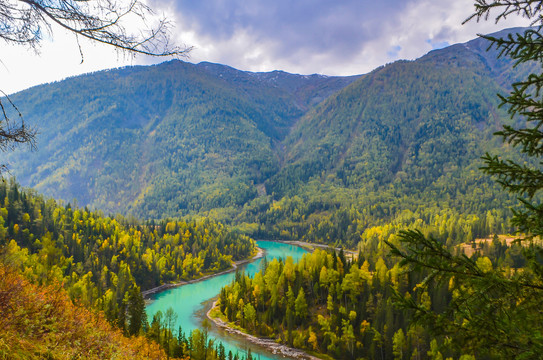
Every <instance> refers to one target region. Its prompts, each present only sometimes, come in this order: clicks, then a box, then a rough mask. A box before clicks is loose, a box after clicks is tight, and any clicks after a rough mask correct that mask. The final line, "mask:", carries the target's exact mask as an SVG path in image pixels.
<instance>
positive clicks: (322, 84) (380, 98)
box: [9, 29, 531, 245]
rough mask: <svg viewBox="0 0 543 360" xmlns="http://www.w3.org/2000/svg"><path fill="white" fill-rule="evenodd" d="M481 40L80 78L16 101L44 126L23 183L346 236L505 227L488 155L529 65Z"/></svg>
mask: <svg viewBox="0 0 543 360" xmlns="http://www.w3.org/2000/svg"><path fill="white" fill-rule="evenodd" d="M521 30H522V29H510V30H506V32H511V31H521ZM502 34H505V33H502ZM499 35H500V34H498V36H499ZM486 50H487V45H486V42H485V40H482V39H476V40H473V41H470V42H468V43H466V44H457V45H453V46H450V47H447V48H444V49H440V50H435V51H432V52H430V53H429V54H427V55H425V56H423V57H422V58H420V59H417V60H415V61H398V62H395V63H392V64H388V65H386V66H383V67H380V68H378V69H375V70H374V71H373V72H371V73H369V74H367V75H364V76H359V77H348V78H341V77H326V76H320V75H311V76H301V75H293V74H288V73H285V72H281V71H274V72H271V73H249V72H243V71H238V70H235V69H233V68H230V67H226V66H223V65H217V64H211V63H201V64H198V65H192V64H188V63H183V62H180V61H172V62H168V63H164V64H161V65H157V66H151V67H131V68H124V69H118V70H111V71H105V72H99V73H95V74H90V75H85V76H81V77H77V78H71V79H68V80H65V81H62V82H59V83H55V84H49V85H43V86H39V87H35V88H32V89H29V90H26V91H24V92H21V93H18V94H16V95H14V96H13V97H12V98H13V101H14V102H15V103H16V104H17V105H18V106H19V108H20V110H21V111H22V112H23V113H24V114H25V117H26V119H27V121H28V122H29V123H32V124H36V126H38V129H39V131H40V135H39V137H38V146H39V150H38V152H36V153H32V154H29V153H27V152H26V153H25V152H17V153H15V154H13V155H12V156H10V157H9V162H10V164H11V168H12V172H13V174H14V175H16V176H17V179H18V181H20V182H21V183H22V184H23V185H25V186H32V187H35V188H36V189H37V190H38V191H40V192H44V193H45V194H47V195H52V196H55V197H57V198H64V199H67V200H70V199H72V198H77V199H78V201H79V203H80V205H90V206H92V207H96V208H99V209H102V210H104V211H115V212H116V211H119V212H122V213H125V214H133V215H136V216H139V217H143V218H160V217H163V216H186V215H189V216H191V215H207V216H210V217H214V218H216V219H219V220H221V221H225V222H232V223H234V224H237V225H238V226H239V228H240V229H242V230H243V231H246V232H250V233H253V234H254V235H255V236H264V237H266V236H268V237H272V236H273V237H275V236H281V237H286V238H305V239H307V240H312V241H326V242H343V243H345V244H348V245H354V244H356V243H357V242H359V241H360V240H361V239H362V240H363V241H365V240H367V238H368V237H371V236H369V235H367V233H368V231H370V230H371V228H372V227H375V226H381V225H385V224H389V225H390V227H389V228H388V230H386V231H385V232H387V231H388V232H391V231H393V230H392V229H393V228H394V227H400V224H401V227H403V226H410V225H417V224H418V225H420V223H422V224H423V225H424V226H429V227H436V228H439V229H445V230H443V231H441V230H440V233H441V235H443V236H445V237H446V238H450V239H451V241H464V240H470V239H471V238H473V237H474V236H484V235H487V234H489V233H493V232H503V231H507V230H508V229H506V228H505V227H503V226H502V225H501V224H503V223H504V220H505V219H506V218H507V217H508V216H509V215H508V213H507V211H506V210H504V209H506V208H507V206H508V205H509V204H511V202H510V200H511V199H510V198H508V196H507V195H505V194H503V193H502V192H501V190H500V189H499V188H498V187H497V186H496V185H495V184H494V183H493V182H492V180H490V179H489V178H488V177H486V176H484V175H482V173H481V172H480V171H479V167H480V166H481V164H482V163H481V161H480V157H481V155H483V154H484V153H485V152H486V151H490V152H493V153H503V152H509V151H510V149H509V148H508V147H507V146H504V145H502V144H501V142H500V140H499V139H497V138H495V137H494V136H493V135H492V134H493V132H495V131H496V130H498V129H499V128H500V127H501V124H503V123H506V122H508V121H509V122H510V121H511V120H509V119H508V117H507V116H506V113H505V110H504V109H499V108H498V99H497V97H496V94H497V93H506V92H507V91H508V89H507V88H506V86H507V84H510V83H511V82H512V81H514V80H515V79H518V78H520V77H521V76H522V75H525V74H526V72H527V71H530V69H531V66H530V65H523V66H521V67H516V68H514V67H513V64H512V63H511V62H510V61H509V60H507V59H503V58H500V59H498V57H497V53H496V52H495V51H494V50H491V51H488V52H487V51H486ZM418 225H417V226H418ZM381 230H382V229H381ZM372 236H373V235H372Z"/></svg>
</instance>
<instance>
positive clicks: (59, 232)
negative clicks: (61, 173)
mask: <svg viewBox="0 0 543 360" xmlns="http://www.w3.org/2000/svg"><path fill="white" fill-rule="evenodd" d="M0 246H1V248H2V253H3V254H2V257H3V261H4V262H5V263H7V264H8V265H10V266H12V267H15V268H18V269H20V270H21V271H22V272H23V274H24V275H25V276H26V277H27V278H28V279H30V280H31V281H32V282H34V283H36V284H50V283H54V282H58V283H63V284H64V288H65V289H66V291H67V292H68V294H69V295H70V297H71V299H72V300H73V301H75V302H79V303H81V304H83V305H85V306H87V307H89V308H92V309H97V310H101V311H103V312H104V314H105V316H106V318H107V319H108V320H109V321H110V322H111V323H113V324H115V325H116V326H117V327H119V328H120V329H122V330H123V331H124V332H125V333H126V334H129V335H137V334H139V333H140V332H141V331H142V328H143V327H144V326H145V324H146V316H145V309H144V306H145V304H144V301H143V297H142V295H141V290H145V289H149V288H152V287H154V286H157V285H160V284H163V283H167V282H171V281H180V280H188V279H194V278H197V277H200V276H202V275H203V274H207V273H213V272H217V271H220V270H223V269H227V268H229V267H230V266H231V263H232V261H233V260H240V259H244V258H247V257H249V256H251V255H252V254H253V253H254V251H255V243H254V240H252V239H250V238H248V237H246V236H244V235H239V234H236V233H233V232H231V231H229V230H227V229H226V228H225V227H224V226H223V225H221V224H220V223H215V222H211V221H209V220H204V221H201V222H189V223H187V222H182V221H166V220H164V221H160V222H153V221H151V222H147V223H145V224H142V223H138V222H137V221H134V220H129V219H124V218H122V217H118V218H114V217H111V216H108V217H106V216H103V215H102V214H101V213H99V212H92V211H89V210H88V209H86V208H85V209H78V208H76V207H72V206H70V204H67V205H65V206H63V205H61V204H59V203H57V202H56V201H54V200H51V199H44V198H43V197H42V196H39V195H37V194H35V193H34V192H33V191H32V190H20V189H19V187H18V185H17V183H16V182H15V181H10V182H9V183H8V182H2V183H0Z"/></svg>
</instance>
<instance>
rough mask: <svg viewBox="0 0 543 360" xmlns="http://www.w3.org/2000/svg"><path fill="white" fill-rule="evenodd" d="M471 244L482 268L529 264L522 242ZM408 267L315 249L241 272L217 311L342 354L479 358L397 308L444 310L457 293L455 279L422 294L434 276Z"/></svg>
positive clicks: (249, 328) (286, 339)
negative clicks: (412, 302)
mask: <svg viewBox="0 0 543 360" xmlns="http://www.w3.org/2000/svg"><path fill="white" fill-rule="evenodd" d="M381 245H382V246H384V244H381ZM472 245H473V247H471V245H470V249H471V250H472V259H473V261H475V263H476V264H478V266H480V267H481V269H488V268H492V267H497V266H502V267H503V268H507V269H509V271H510V272H511V271H513V272H514V271H515V269H518V268H521V267H522V266H523V265H524V264H523V262H522V255H521V253H522V248H521V246H520V245H518V244H509V245H508V244H507V242H506V241H505V240H503V241H502V240H500V239H499V238H498V237H494V239H493V240H492V241H482V242H480V244H479V243H474V244H472ZM455 251H457V252H458V253H460V252H463V251H464V250H463V249H462V248H461V247H456V250H455ZM490 258H492V259H493V260H490ZM405 270H406V269H405V268H404V267H402V266H400V264H399V262H398V261H397V259H395V258H391V257H389V256H379V255H376V254H368V255H366V256H364V255H362V256H360V257H359V258H358V259H356V260H354V261H353V260H350V259H347V258H346V257H345V256H344V254H343V252H342V251H341V252H340V253H339V254H336V253H335V252H329V251H324V250H315V252H313V253H311V254H307V255H305V256H304V257H303V258H302V260H301V261H299V262H298V263H293V262H292V259H290V258H287V259H286V260H284V261H283V260H272V261H269V262H265V264H264V265H263V267H262V270H261V272H258V273H257V274H255V276H254V277H249V276H246V275H244V274H242V273H239V272H238V273H237V274H236V276H235V279H234V280H233V282H232V284H231V285H229V286H227V287H225V288H223V289H222V290H221V292H220V296H219V301H218V306H217V309H216V310H220V314H218V315H217V316H220V317H223V319H224V320H226V321H228V322H229V323H230V325H231V326H233V327H239V328H241V329H243V330H244V331H246V332H248V333H251V334H255V335H257V336H261V337H270V338H273V339H277V341H280V342H281V343H284V344H288V345H290V346H294V347H297V348H301V349H305V350H308V351H311V352H316V353H321V354H326V355H329V356H331V357H333V358H337V359H339V358H341V359H359V358H367V359H438V358H440V357H441V358H444V357H447V356H450V357H452V358H454V359H459V358H461V359H464V360H466V359H472V357H470V356H471V355H472V353H470V352H467V353H462V351H461V350H458V349H453V348H451V347H450V346H449V344H448V343H447V341H446V339H445V338H444V337H439V336H435V335H434V334H432V333H429V332H428V331H427V329H426V328H424V327H422V326H409V325H410V324H411V322H412V320H413V316H412V315H413V313H412V312H410V311H404V310H399V309H398V308H396V307H395V305H394V304H393V301H392V299H394V298H395V296H396V295H397V294H402V295H405V296H406V297H410V296H412V297H413V298H416V299H417V300H419V301H421V302H422V303H423V304H424V306H426V307H427V308H428V309H431V310H432V311H435V312H437V313H443V312H444V311H445V309H446V308H447V306H448V305H449V304H450V302H451V300H452V299H453V297H454V296H456V295H455V294H456V293H455V292H453V291H452V290H453V287H452V286H453V285H452V284H448V283H447V284H440V285H436V286H435V287H432V288H425V291H423V292H421V291H419V287H420V284H422V283H424V281H425V278H426V277H427V276H428V275H429V273H428V272H425V271H420V272H412V273H409V274H408V273H407V272H406V271H405Z"/></svg>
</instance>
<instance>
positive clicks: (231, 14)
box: [0, 0, 528, 94]
mask: <svg viewBox="0 0 543 360" xmlns="http://www.w3.org/2000/svg"><path fill="white" fill-rule="evenodd" d="M473 1H474V0H453V1H451V0H295V1H293V0H273V1H270V0H198V1H194V0H148V3H150V4H151V6H152V7H153V8H154V9H155V10H156V11H157V12H159V13H164V14H166V15H167V16H168V17H170V18H171V19H172V21H173V22H174V23H175V28H174V29H173V35H174V38H175V39H176V40H177V42H178V43H179V44H186V45H189V46H193V47H194V50H193V51H192V52H191V54H190V58H188V59H186V60H187V61H190V62H193V63H198V62H200V61H210V62H216V63H222V64H227V65H230V66H232V67H235V68H237V69H242V70H249V71H271V70H276V69H279V70H284V71H288V72H291V73H299V74H313V73H320V74H326V75H352V74H362V73H366V72H368V71H371V70H372V69H374V68H375V67H377V66H380V65H383V64H386V63H389V62H392V61H395V60H398V59H415V58H418V57H420V56H422V55H424V54H425V53H427V52H428V51H430V50H432V49H435V48H440V47H444V46H447V45H449V44H454V43H458V42H465V41H468V40H470V39H472V38H474V37H475V36H476V34H477V33H490V32H493V31H497V30H500V29H503V28H506V27H513V26H526V25H528V22H527V21H526V20H525V19H521V18H515V17H511V18H509V19H507V21H506V22H500V23H499V24H494V22H493V21H492V20H490V21H486V22H484V21H483V22H480V23H477V22H476V21H471V22H469V23H468V24H466V25H462V21H463V20H464V19H466V18H467V17H468V16H469V15H470V14H471V12H472V10H473ZM82 47H83V52H84V61H83V63H81V55H80V53H79V50H78V46H77V42H76V40H75V38H74V36H73V35H71V34H66V33H63V32H62V31H55V32H54V33H53V36H52V37H51V38H49V37H48V38H46V39H44V40H43V41H42V46H41V48H40V53H39V54H36V53H35V52H33V51H31V50H28V49H26V48H23V47H20V46H10V45H7V44H5V43H0V90H2V91H4V92H5V93H8V94H9V93H13V92H16V91H19V90H22V89H25V88H28V87H30V86H33V85H37V84H41V83H45V82H51V81H58V80H62V79H63V78H66V77H69V76H74V75H78V74H81V73H86V72H91V71H97V70H102V69H107V68H113V67H120V66H125V65H139V64H151V63H158V62H162V61H164V60H165V59H163V58H159V59H157V58H149V57H143V56H140V57H136V58H130V57H126V56H123V55H122V54H118V53H116V52H115V51H113V50H112V49H111V48H109V47H107V46H103V45H96V44H89V43H85V42H83V43H82Z"/></svg>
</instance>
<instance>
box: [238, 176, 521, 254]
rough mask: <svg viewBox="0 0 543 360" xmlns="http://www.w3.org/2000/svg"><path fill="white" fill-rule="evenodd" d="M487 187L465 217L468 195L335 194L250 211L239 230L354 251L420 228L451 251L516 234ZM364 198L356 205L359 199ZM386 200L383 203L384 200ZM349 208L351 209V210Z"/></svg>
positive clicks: (497, 198) (245, 212)
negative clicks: (439, 197) (480, 240)
mask: <svg viewBox="0 0 543 360" xmlns="http://www.w3.org/2000/svg"><path fill="white" fill-rule="evenodd" d="M486 190H489V189H487V188H486V187H484V186H483V187H482V189H481V190H477V191H475V192H474V193H470V196H473V198H474V199H478V200H479V201H480V203H479V204H475V201H472V200H470V203H473V206H471V205H470V207H469V208H466V212H460V211H458V210H456V209H457V208H461V207H462V205H461V203H462V202H464V200H466V201H467V197H468V196H467V195H465V196H464V195H459V196H461V197H463V199H458V198H456V197H455V196H454V195H452V194H451V195H449V196H448V198H449V200H448V201H439V202H438V200H436V199H437V196H432V194H428V196H427V197H423V198H420V199H418V200H416V201H413V198H409V197H407V196H405V195H404V196H400V195H399V194H398V196H396V195H394V194H393V192H392V191H391V193H390V196H387V194H386V193H383V194H381V195H380V197H381V199H376V198H374V197H372V196H367V197H366V198H364V197H363V196H361V194H359V193H358V192H350V191H346V190H337V191H334V196H333V197H330V198H322V197H319V198H318V199H314V198H313V196H314V195H310V194H308V195H302V196H293V197H285V198H282V199H281V200H279V201H271V202H269V203H268V202H264V201H263V202H262V203H260V204H258V205H254V208H253V209H251V208H249V207H246V208H245V209H244V210H243V212H242V213H241V215H240V218H245V219H249V220H248V222H245V223H243V224H242V225H239V228H240V229H242V230H243V231H245V232H246V233H248V234H251V236H253V237H257V238H261V239H296V240H302V241H308V242H314V243H322V244H333V245H335V246H343V247H346V248H350V249H356V248H357V246H360V247H361V248H363V249H365V250H366V249H375V248H376V246H377V245H378V240H380V239H383V238H385V239H386V238H388V237H389V236H391V235H393V234H396V233H397V232H398V231H399V230H401V229H405V228H417V229H420V230H421V231H424V232H427V233H433V234H435V235H436V236H439V237H440V238H443V239H444V241H445V242H446V243H447V245H455V244H459V243H463V242H469V241H472V240H474V239H476V238H482V237H487V236H489V235H491V234H496V233H500V234H505V233H510V232H512V230H513V229H512V228H511V227H510V226H508V225H506V224H508V223H509V221H508V220H509V218H510V217H511V215H512V213H511V211H510V210H507V209H504V208H500V207H499V206H498V203H500V202H502V203H509V202H510V200H511V199H509V198H508V197H506V196H501V195H498V194H493V193H492V192H491V191H488V192H486ZM358 196H360V198H358V199H357V197H358ZM385 197H386V198H387V199H386V200H383V199H384V198H385ZM349 204H350V205H349Z"/></svg>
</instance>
